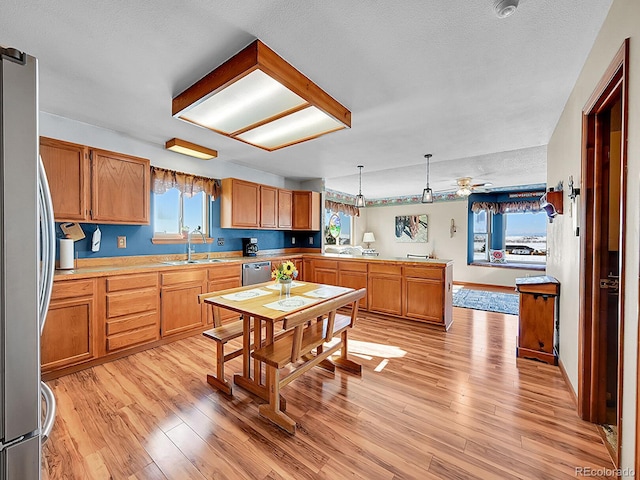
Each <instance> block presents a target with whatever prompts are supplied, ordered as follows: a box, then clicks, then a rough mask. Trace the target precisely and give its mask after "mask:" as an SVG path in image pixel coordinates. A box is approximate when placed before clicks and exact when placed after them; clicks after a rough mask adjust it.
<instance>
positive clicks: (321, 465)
mask: <svg viewBox="0 0 640 480" xmlns="http://www.w3.org/2000/svg"><path fill="white" fill-rule="evenodd" d="M454 318H455V320H454V323H453V326H452V327H451V329H450V331H449V332H448V333H446V334H445V333H444V332H440V331H437V330H433V329H430V328H428V327H426V326H423V325H421V324H419V323H412V322H403V321H398V320H391V319H388V318H382V317H377V316H371V315H367V314H363V316H362V318H361V319H360V321H359V323H358V324H357V326H356V328H355V329H354V330H353V331H352V333H351V338H353V341H352V342H351V348H350V349H351V350H352V351H353V352H354V354H353V357H354V358H358V359H359V361H360V362H361V363H363V365H364V371H363V375H362V377H358V376H354V375H351V374H347V373H342V372H339V371H336V373H335V375H334V374H330V373H327V372H325V371H323V370H320V369H314V370H312V371H310V372H308V373H306V374H305V375H303V376H302V377H301V378H300V379H298V380H296V381H294V382H293V383H292V384H290V385H289V386H287V387H285V389H284V390H283V394H284V396H285V397H286V399H287V402H288V407H287V413H288V414H289V415H290V416H291V417H293V418H294V419H295V420H296V421H297V422H298V424H299V427H298V432H297V434H296V436H293V437H292V436H289V435H288V434H286V433H284V432H283V431H281V430H279V429H278V428H277V427H275V426H273V425H272V424H270V423H269V422H268V421H266V420H264V419H263V418H261V417H259V415H258V401H257V399H256V398H255V397H252V396H251V395H249V394H247V393H245V392H244V391H243V390H241V389H240V388H238V387H235V396H234V398H228V397H225V396H224V395H222V394H220V393H217V392H215V391H213V390H212V389H211V388H210V387H209V386H208V384H207V383H206V382H205V374H206V372H207V371H208V370H209V369H210V368H212V365H213V358H214V346H213V342H211V341H210V340H207V339H205V338H204V337H201V336H194V337H191V338H188V339H186V340H182V341H178V342H175V343H172V344H170V345H166V346H163V347H159V348H156V349H153V350H148V351H145V352H142V353H138V354H136V355H132V356H129V357H127V358H124V359H121V360H117V361H114V362H112V363H109V364H105V365H102V366H98V367H95V368H91V369H89V370H85V371H82V372H79V373H76V374H73V375H69V376H66V377H62V378H59V379H57V380H54V381H51V382H49V384H50V385H51V387H52V388H53V391H54V393H55V395H56V398H57V400H58V417H57V420H56V424H55V428H54V431H53V434H52V436H51V439H50V441H49V442H48V444H47V445H46V446H45V448H44V453H43V457H44V459H43V479H63V478H64V479H67V478H73V479H99V478H115V479H126V478H128V479H165V478H166V479H179V480H183V479H216V480H217V479H245V478H250V479H273V480H276V479H295V480H299V479H332V480H333V479H342V478H350V479H365V480H372V479H420V480H422V479H436V478H437V479H468V478H470V479H473V478H482V479H499V480H505V479H536V480H541V479H553V480H557V479H564V478H575V477H576V476H578V475H576V468H577V467H589V468H593V469H604V468H607V469H611V468H613V466H612V464H611V462H610V460H609V457H608V454H607V451H606V449H605V447H604V445H603V444H602V441H601V439H600V436H599V435H598V433H597V432H596V429H595V427H594V426H593V425H591V424H589V423H586V422H583V421H581V420H580V419H579V418H578V416H577V415H576V412H575V408H574V405H573V404H572V402H571V399H570V396H569V393H568V391H567V390H566V387H565V384H564V382H563V379H562V377H561V375H560V372H559V370H558V368H557V367H552V366H549V365H545V364H541V363H537V362H533V361H530V360H523V359H518V360H516V358H515V336H516V330H517V317H515V316H509V315H502V314H496V313H487V312H478V311H474V310H467V309H459V308H454ZM356 352H357V353H356ZM227 365H229V368H228V370H229V372H230V373H232V372H234V371H239V369H240V359H239V358H238V359H235V360H234V361H232V362H229V363H228V364H227ZM597 478H605V477H603V476H600V477H597Z"/></svg>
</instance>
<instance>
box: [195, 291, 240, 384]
mask: <svg viewBox="0 0 640 480" xmlns="http://www.w3.org/2000/svg"><path fill="white" fill-rule="evenodd" d="M213 295H216V293H203V294H202V295H198V302H199V303H204V299H205V298H207V297H211V296H213ZM216 309H217V307H215V306H213V305H211V313H212V317H213V325H214V327H213V328H212V329H210V330H207V331H205V332H203V333H202V335H204V336H205V337H207V338H210V339H212V340H213V341H214V342H216V374H215V375H211V374H207V383H208V384H209V385H211V386H212V387H214V388H216V389H218V390H220V391H221V392H223V393H226V394H227V395H231V390H232V389H231V383H230V382H228V381H227V379H226V378H225V376H224V364H225V362H228V361H229V360H231V359H234V358H236V357H239V356H240V355H242V347H240V348H237V349H235V350H233V351H232V352H229V353H227V354H225V353H224V346H225V345H226V344H227V343H228V342H230V341H231V340H233V339H235V338H239V337H242V333H243V325H242V319H240V320H234V321H232V322H227V323H225V324H222V322H221V321H220V313H219V312H217V311H216Z"/></svg>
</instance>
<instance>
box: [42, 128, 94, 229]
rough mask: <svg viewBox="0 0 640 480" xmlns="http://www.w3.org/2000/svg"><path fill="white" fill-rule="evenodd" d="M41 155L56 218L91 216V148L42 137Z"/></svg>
mask: <svg viewBox="0 0 640 480" xmlns="http://www.w3.org/2000/svg"><path fill="white" fill-rule="evenodd" d="M40 156H41V157H42V162H43V163H44V168H45V170H46V172H47V180H48V181H49V188H50V189H51V197H52V200H53V212H54V215H55V219H56V220H58V221H60V222H62V221H74V222H86V221H87V220H88V219H89V201H88V193H89V149H88V148H87V147H85V146H84V145H76V144H74V143H67V142H61V141H59V140H53V139H51V138H45V137H42V138H41V139H40Z"/></svg>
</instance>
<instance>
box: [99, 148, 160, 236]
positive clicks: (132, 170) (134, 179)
mask: <svg viewBox="0 0 640 480" xmlns="http://www.w3.org/2000/svg"><path fill="white" fill-rule="evenodd" d="M90 158H91V219H92V221H94V222H100V223H118V224H131V225H148V224H149V201H150V196H151V191H150V187H149V182H150V176H151V174H150V170H149V160H147V159H146V158H137V157H131V156H129V155H122V154H118V153H112V152H107V151H104V150H91V152H90Z"/></svg>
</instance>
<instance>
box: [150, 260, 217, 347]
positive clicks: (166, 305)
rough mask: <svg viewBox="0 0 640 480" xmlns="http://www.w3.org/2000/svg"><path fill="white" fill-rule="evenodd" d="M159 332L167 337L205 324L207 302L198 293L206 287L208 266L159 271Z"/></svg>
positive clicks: (203, 291)
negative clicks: (203, 301)
mask: <svg viewBox="0 0 640 480" xmlns="http://www.w3.org/2000/svg"><path fill="white" fill-rule="evenodd" d="M160 278H161V282H160V283H161V287H160V295H161V300H160V331H161V335H162V337H163V338H164V337H167V336H170V335H174V334H177V333H181V332H184V331H187V330H191V329H195V328H199V327H203V326H205V325H206V321H207V314H206V310H205V306H204V305H200V304H199V303H198V295H200V294H202V293H205V291H206V288H207V271H206V270H205V269H185V270H176V271H171V272H163V273H161V274H160Z"/></svg>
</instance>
